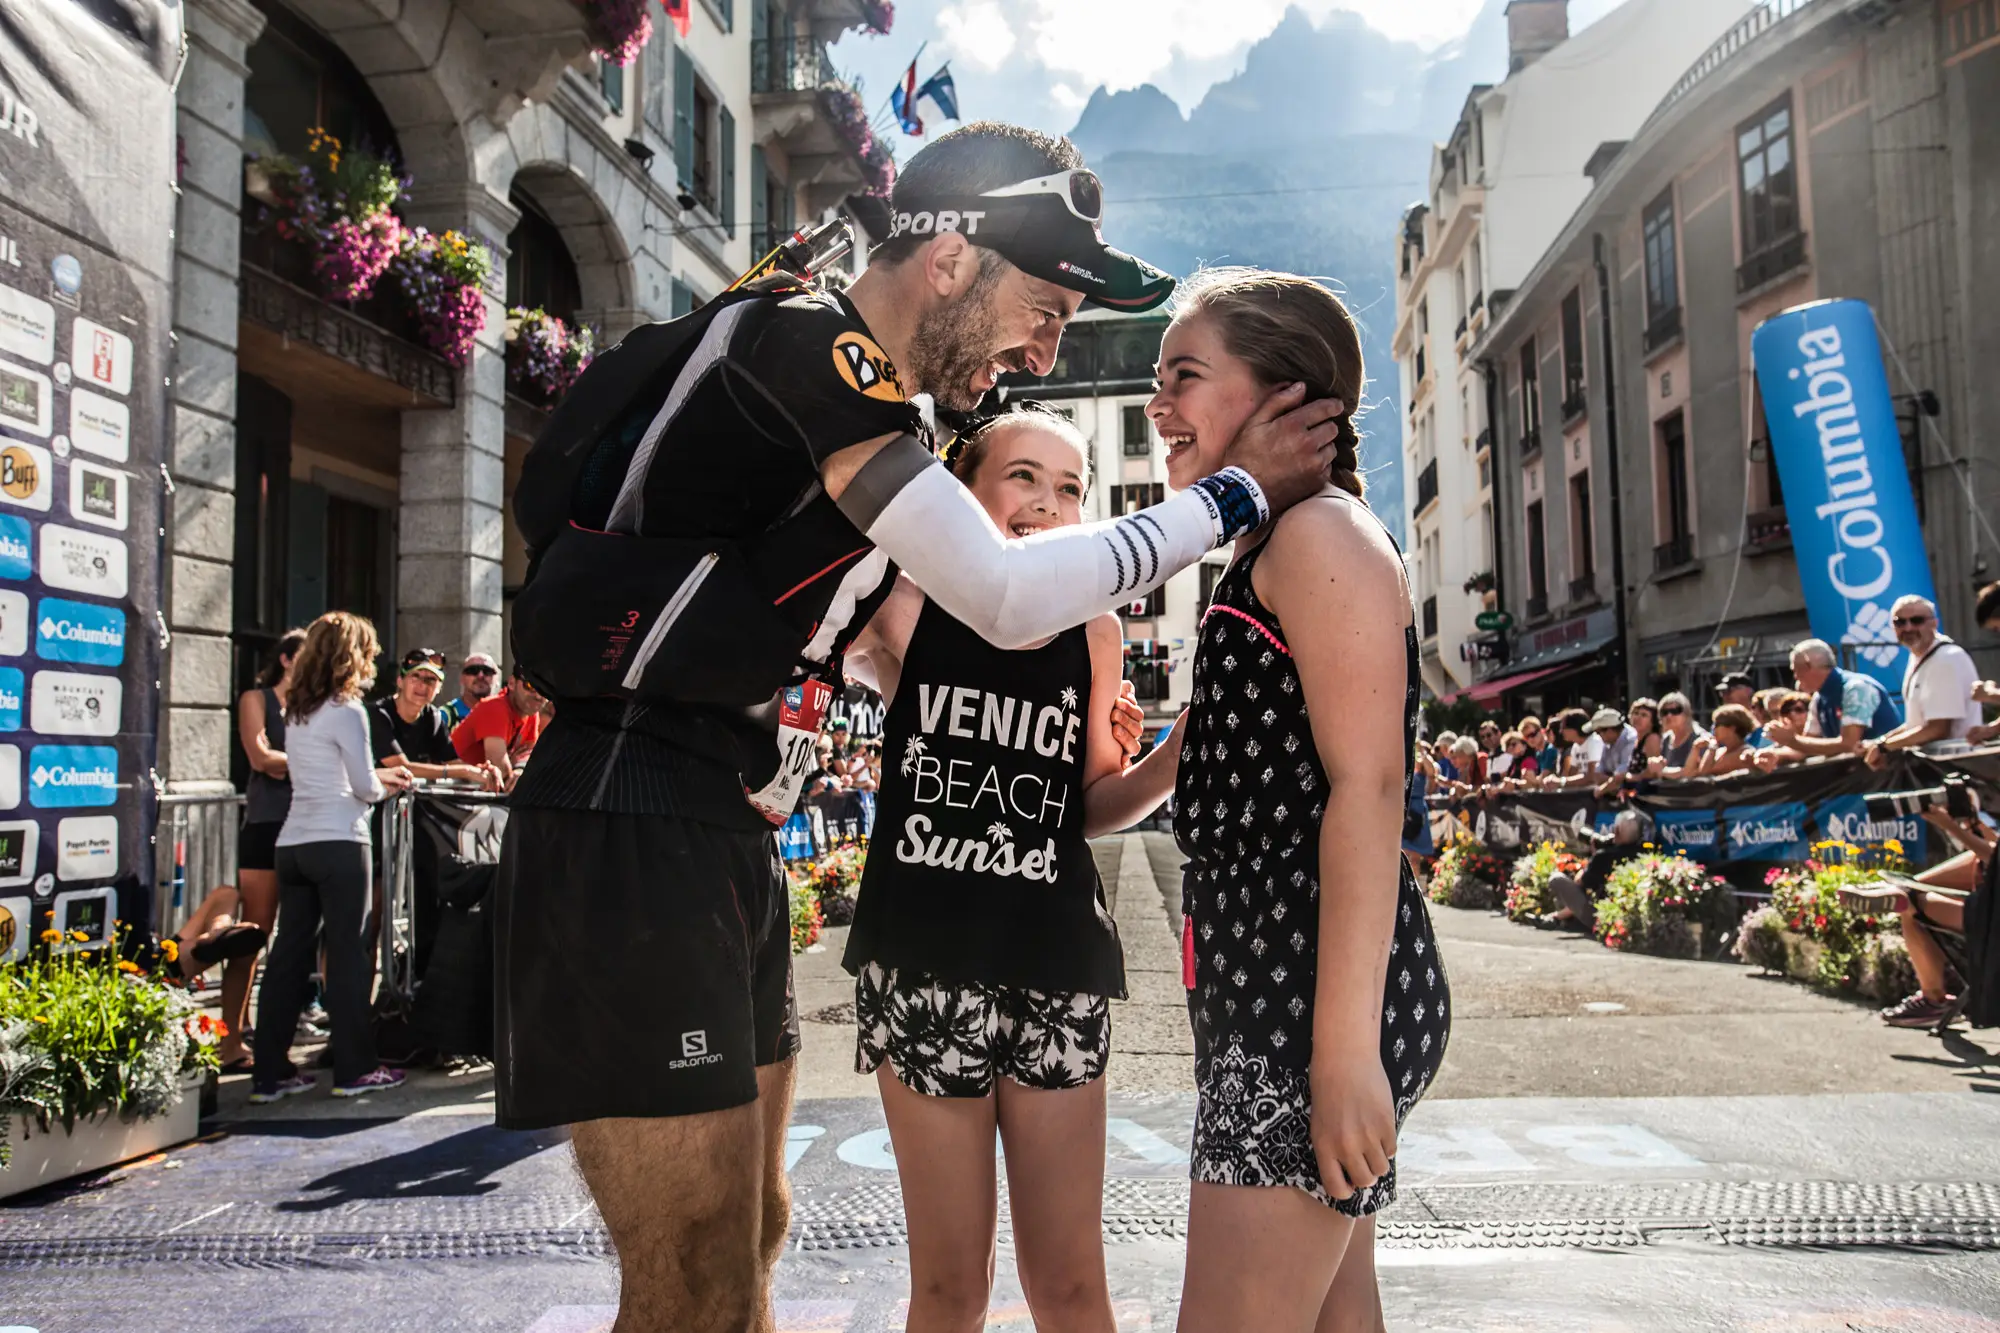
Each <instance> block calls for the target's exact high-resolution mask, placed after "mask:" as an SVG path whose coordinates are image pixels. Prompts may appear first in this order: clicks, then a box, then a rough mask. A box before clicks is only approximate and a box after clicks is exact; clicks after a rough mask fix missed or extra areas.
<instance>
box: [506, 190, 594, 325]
mask: <svg viewBox="0 0 2000 1333" xmlns="http://www.w3.org/2000/svg"><path fill="white" fill-rule="evenodd" d="M507 200H508V202H509V203H511V204H513V205H514V207H516V208H518V209H520V210H521V220H520V221H519V222H518V223H516V224H515V225H514V230H513V232H512V233H511V234H509V235H508V237H507V304H508V305H509V306H523V307H526V308H527V309H529V310H533V309H534V308H535V307H537V306H540V307H541V308H542V309H543V310H546V311H548V312H549V313H550V314H551V315H554V316H555V317H556V318H557V319H560V320H562V321H563V322H564V323H566V324H570V325H572V326H573V325H574V324H575V323H576V312H577V310H578V309H579V308H580V307H581V306H582V305H583V284H582V282H581V281H580V280H579V279H578V278H577V274H576V260H574V259H572V258H571V257H570V253H569V247H568V246H567V245H565V244H563V238H562V232H561V231H560V230H558V229H557V227H556V224H555V223H553V222H551V221H550V220H549V215H548V214H547V213H544V212H543V211H542V209H541V206H540V205H538V204H537V203H535V201H534V200H533V199H531V198H529V197H528V196H527V195H526V194H523V193H522V192H521V191H519V190H514V191H512V192H511V193H509V194H508V196H507Z"/></svg>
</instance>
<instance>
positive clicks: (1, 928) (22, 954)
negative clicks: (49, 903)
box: [0, 898, 35, 963]
mask: <svg viewBox="0 0 2000 1333" xmlns="http://www.w3.org/2000/svg"><path fill="white" fill-rule="evenodd" d="M34 942H35V900H34V899H32V898H0V963H16V962H19V961H20V960H21V959H23V958H26V957H27V956H28V946H29V945H30V944H33V943H34Z"/></svg>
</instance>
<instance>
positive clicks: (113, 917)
mask: <svg viewBox="0 0 2000 1333" xmlns="http://www.w3.org/2000/svg"><path fill="white" fill-rule="evenodd" d="M49 920H50V924H51V925H53V926H54V927H55V928H56V929H57V930H58V931H60V932H62V936H63V941H62V943H61V944H57V945H54V946H52V947H51V948H50V950H49V952H51V953H88V952H89V951H90V950H92V949H102V948H106V947H108V946H109V945H110V944H111V943H112V941H113V938H114V936H115V935H116V933H117V930H118V895H117V893H116V891H114V890H113V889H112V887H111V886H110V885H108V884H107V885H105V886H104V887H103V888H99V889H65V890H63V891H62V892H61V893H58V894H57V895H56V900H55V903H54V905H53V906H52V907H51V908H50V910H49ZM72 935H82V936H83V938H82V939H81V940H77V939H74V938H72Z"/></svg>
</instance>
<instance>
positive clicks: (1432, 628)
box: [1424, 595, 1438, 639]
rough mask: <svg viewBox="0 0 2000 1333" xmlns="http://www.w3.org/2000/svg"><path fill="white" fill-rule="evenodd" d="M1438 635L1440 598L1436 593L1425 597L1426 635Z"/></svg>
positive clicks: (1431, 636)
mask: <svg viewBox="0 0 2000 1333" xmlns="http://www.w3.org/2000/svg"><path fill="white" fill-rule="evenodd" d="M1437 636H1438V599H1437V597H1436V596H1435V595H1433V596H1430V597H1426V598H1424V637H1425V638H1426V639H1435V638H1436V637H1437Z"/></svg>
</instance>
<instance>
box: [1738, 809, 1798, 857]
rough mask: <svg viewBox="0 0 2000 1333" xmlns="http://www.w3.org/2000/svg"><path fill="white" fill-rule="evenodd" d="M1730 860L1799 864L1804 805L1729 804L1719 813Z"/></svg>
mask: <svg viewBox="0 0 2000 1333" xmlns="http://www.w3.org/2000/svg"><path fill="white" fill-rule="evenodd" d="M1722 823H1723V826H1724V827H1725V828H1727V829H1728V830H1729V832H1728V847H1727V854H1728V857H1729V859H1730V860H1732V861H1803V860H1805V858H1806V803H1805V802H1804V801H1786V802H1784V803H1783V804H1782V805H1732V806H1729V807H1727V808H1725V809H1724V810H1723V812H1722Z"/></svg>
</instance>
